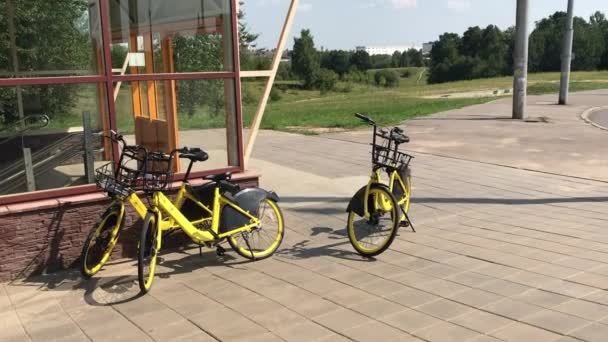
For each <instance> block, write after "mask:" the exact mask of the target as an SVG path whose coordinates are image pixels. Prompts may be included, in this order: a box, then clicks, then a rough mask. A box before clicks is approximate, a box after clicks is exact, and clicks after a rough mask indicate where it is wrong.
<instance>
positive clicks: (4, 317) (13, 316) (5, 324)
mask: <svg viewBox="0 0 608 342" xmlns="http://www.w3.org/2000/svg"><path fill="white" fill-rule="evenodd" d="M0 340H1V341H29V337H28V336H27V335H26V333H25V330H23V326H22V325H21V321H20V320H19V317H18V316H17V313H16V312H15V311H4V312H1V313H0Z"/></svg>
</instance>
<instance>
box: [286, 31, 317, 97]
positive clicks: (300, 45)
mask: <svg viewBox="0 0 608 342" xmlns="http://www.w3.org/2000/svg"><path fill="white" fill-rule="evenodd" d="M320 67H321V62H320V58H319V54H318V52H317V50H316V49H315V42H314V40H313V36H312V34H311V33H310V30H302V32H301V34H300V37H299V38H298V37H296V38H294V45H293V53H292V56H291V69H292V70H293V72H294V74H296V75H298V76H299V77H300V78H301V79H302V80H303V81H304V88H306V89H312V88H313V87H314V85H315V81H316V79H315V77H316V76H317V74H318V73H319V69H320Z"/></svg>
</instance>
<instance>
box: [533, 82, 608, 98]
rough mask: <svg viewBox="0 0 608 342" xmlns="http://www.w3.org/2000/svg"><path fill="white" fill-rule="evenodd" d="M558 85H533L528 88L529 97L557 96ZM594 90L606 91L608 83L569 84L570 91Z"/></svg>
mask: <svg viewBox="0 0 608 342" xmlns="http://www.w3.org/2000/svg"><path fill="white" fill-rule="evenodd" d="M559 86H560V85H559V83H557V82H551V83H549V82H545V83H535V84H532V85H530V86H528V94H529V95H542V94H554V93H555V94H557V93H559ZM596 89H608V81H606V82H601V81H594V82H579V81H574V82H570V91H572V92H576V91H585V90H596Z"/></svg>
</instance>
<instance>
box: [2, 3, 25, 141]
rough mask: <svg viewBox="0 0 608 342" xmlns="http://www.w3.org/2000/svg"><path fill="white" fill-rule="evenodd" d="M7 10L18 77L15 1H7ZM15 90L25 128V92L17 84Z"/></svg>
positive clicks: (18, 110)
mask: <svg viewBox="0 0 608 342" xmlns="http://www.w3.org/2000/svg"><path fill="white" fill-rule="evenodd" d="M6 11H7V17H8V36H9V40H10V46H11V59H12V60H13V61H12V62H13V70H14V71H15V77H17V76H18V75H19V56H18V55H17V38H16V37H15V36H16V34H15V7H14V6H13V2H12V1H11V0H8V1H7V2H6ZM15 90H16V91H17V112H18V114H19V119H20V121H21V122H22V124H21V127H20V128H21V129H23V128H25V122H24V121H23V118H24V114H23V94H22V90H21V86H16V87H15Z"/></svg>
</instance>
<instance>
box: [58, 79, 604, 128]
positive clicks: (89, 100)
mask: <svg viewBox="0 0 608 342" xmlns="http://www.w3.org/2000/svg"><path fill="white" fill-rule="evenodd" d="M404 70H405V69H403V68H401V69H397V70H396V71H398V72H399V73H400V74H401V72H403V71H404ZM409 71H410V77H407V78H401V80H400V84H399V87H398V88H392V89H387V88H379V87H375V86H373V85H368V84H356V83H350V84H346V83H343V82H342V83H339V84H338V86H337V89H338V91H336V92H330V93H328V94H325V95H321V94H320V93H319V91H311V90H302V89H300V88H299V86H298V82H296V81H279V82H277V83H276V85H277V88H278V87H280V88H282V89H284V90H276V91H278V92H279V93H280V97H281V98H280V100H278V101H271V102H269V104H268V107H267V109H266V113H265V116H264V120H263V122H262V127H263V128H265V129H275V130H292V128H294V127H304V128H311V127H325V128H353V127H357V126H361V125H363V123H361V122H360V120H356V119H355V118H354V117H353V113H356V112H363V113H368V114H369V115H371V116H373V117H375V118H376V119H377V120H378V121H379V122H380V123H381V124H383V125H391V124H396V123H399V122H401V121H403V120H406V119H410V118H413V117H417V116H424V115H429V114H433V113H437V112H441V111H446V110H451V109H456V108H461V107H465V106H469V105H474V104H480V103H485V102H488V101H491V100H494V99H496V97H491V96H490V97H473V98H425V97H427V96H438V95H447V94H453V93H464V92H473V91H481V90H484V91H488V90H489V91H493V90H497V89H501V90H505V89H509V88H511V86H512V82H513V79H512V77H499V78H492V79H481V80H472V81H458V82H451V83H444V84H432V85H431V84H426V77H422V78H419V76H420V73H422V72H425V70H424V69H423V68H409ZM371 72H373V71H370V73H371ZM559 76H560V75H559V73H542V74H530V75H529V88H528V92H529V94H531V95H539V94H548V93H557V92H559ZM264 83H265V82H264V81H261V80H247V81H245V82H243V92H244V94H245V93H246V94H247V95H246V96H244V98H245V99H246V101H245V102H244V104H243V114H244V120H243V121H244V124H245V126H249V125H250V123H251V120H252V117H253V114H254V112H255V109H256V107H257V101H258V100H259V98H260V97H261V95H262V91H263V86H264ZM347 86H348V87H347ZM122 87H123V88H122V89H121V91H120V93H119V96H118V99H117V101H116V112H117V119H118V128H119V130H120V131H121V132H123V133H132V132H133V131H134V121H133V114H132V113H133V110H132V102H131V92H130V90H129V88H128V87H129V86H128V84H123V86H122ZM345 88H350V89H345ZM606 88H608V71H601V72H574V73H573V74H572V82H571V86H570V89H571V90H572V91H583V90H593V89H606ZM97 107H98V105H97V89H96V86H94V85H91V86H88V85H87V86H80V88H78V94H77V101H76V105H75V106H74V108H73V109H72V110H71V111H69V112H68V113H66V114H65V115H62V116H61V117H57V118H54V119H53V120H52V121H51V127H54V128H67V127H78V126H82V112H83V111H90V112H92V113H94V114H96V112H97ZM178 111H179V108H178ZM93 120H94V126H96V127H100V126H101V125H100V123H99V122H98V121H99V115H93ZM178 120H179V128H180V130H188V129H206V128H221V127H225V120H224V116H223V115H222V114H221V113H220V115H213V114H212V113H210V112H209V110H208V108H207V107H200V108H197V109H196V110H195V111H194V113H192V115H189V114H188V113H182V112H178ZM297 131H299V132H306V131H305V130H304V131H303V130H301V129H297ZM311 132H312V131H311Z"/></svg>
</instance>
